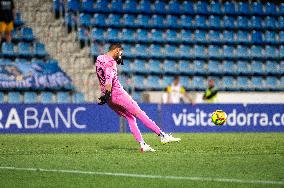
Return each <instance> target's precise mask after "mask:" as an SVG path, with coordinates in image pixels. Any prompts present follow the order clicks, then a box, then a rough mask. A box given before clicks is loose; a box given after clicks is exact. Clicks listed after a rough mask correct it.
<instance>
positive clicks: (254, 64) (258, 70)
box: [251, 61, 265, 75]
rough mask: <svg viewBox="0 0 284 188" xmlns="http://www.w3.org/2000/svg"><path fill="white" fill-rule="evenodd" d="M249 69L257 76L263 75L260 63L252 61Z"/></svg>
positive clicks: (262, 66)
mask: <svg viewBox="0 0 284 188" xmlns="http://www.w3.org/2000/svg"><path fill="white" fill-rule="evenodd" d="M251 69H252V72H253V73H254V74H257V75H264V74H265V71H264V65H263V63H262V62H261V61H252V62H251Z"/></svg>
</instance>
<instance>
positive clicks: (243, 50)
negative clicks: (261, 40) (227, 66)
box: [236, 45, 250, 59]
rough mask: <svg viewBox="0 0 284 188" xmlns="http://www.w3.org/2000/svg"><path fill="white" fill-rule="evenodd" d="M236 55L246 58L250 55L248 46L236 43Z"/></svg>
mask: <svg viewBox="0 0 284 188" xmlns="http://www.w3.org/2000/svg"><path fill="white" fill-rule="evenodd" d="M236 57H237V58H245V59H248V58H249V57H250V54H249V48H248V47H247V46H244V45H238V46H237V49H236Z"/></svg>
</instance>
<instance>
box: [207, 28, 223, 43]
mask: <svg viewBox="0 0 284 188" xmlns="http://www.w3.org/2000/svg"><path fill="white" fill-rule="evenodd" d="M208 40H209V41H210V42H211V43H220V42H221V36H220V33H219V31H214V30H210V31H209V32H208Z"/></svg>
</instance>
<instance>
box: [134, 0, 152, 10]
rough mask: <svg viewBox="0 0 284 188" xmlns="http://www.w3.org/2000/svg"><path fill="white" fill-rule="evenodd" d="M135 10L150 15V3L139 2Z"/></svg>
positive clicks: (147, 0)
mask: <svg viewBox="0 0 284 188" xmlns="http://www.w3.org/2000/svg"><path fill="white" fill-rule="evenodd" d="M137 10H138V11H139V12H140V13H150V12H151V1H150V0H141V1H140V3H139V5H138V7H137Z"/></svg>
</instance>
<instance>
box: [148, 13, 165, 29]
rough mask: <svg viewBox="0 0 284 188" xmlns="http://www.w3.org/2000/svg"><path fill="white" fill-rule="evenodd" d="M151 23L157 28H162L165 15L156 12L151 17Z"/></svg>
mask: <svg viewBox="0 0 284 188" xmlns="http://www.w3.org/2000/svg"><path fill="white" fill-rule="evenodd" d="M150 25H151V26H152V27H155V28H162V27H164V26H165V25H164V16H162V15H157V14H154V15H153V16H152V18H151V22H150Z"/></svg>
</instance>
